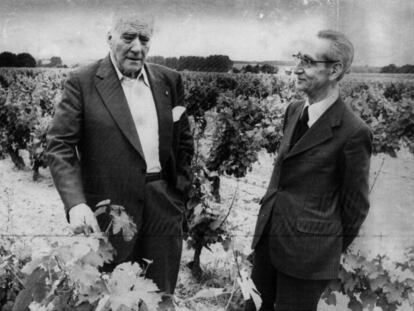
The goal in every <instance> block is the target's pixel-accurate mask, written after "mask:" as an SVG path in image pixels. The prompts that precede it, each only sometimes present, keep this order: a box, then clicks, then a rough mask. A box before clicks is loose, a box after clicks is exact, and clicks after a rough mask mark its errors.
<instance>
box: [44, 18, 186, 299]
mask: <svg viewBox="0 0 414 311" xmlns="http://www.w3.org/2000/svg"><path fill="white" fill-rule="evenodd" d="M152 33H153V25H152V20H151V19H150V18H147V17H145V16H143V15H138V14H136V13H135V12H134V11H133V10H132V11H129V12H119V13H117V14H115V17H114V19H113V23H112V27H111V29H110V31H109V32H108V35H107V41H108V44H109V48H110V51H109V55H108V56H107V57H105V58H104V59H101V60H99V61H97V62H95V63H93V64H90V65H88V66H85V67H83V68H80V69H78V70H76V71H74V72H72V73H71V74H70V77H69V78H68V80H67V82H66V84H65V88H64V92H63V97H62V100H61V102H60V103H59V104H58V105H57V107H56V111H55V115H54V119H53V122H52V125H51V127H50V130H49V132H48V135H47V139H48V148H47V152H48V157H49V165H50V170H51V172H52V176H53V179H54V182H55V185H56V188H57V190H58V192H59V194H60V196H61V198H62V201H63V203H64V206H65V210H66V213H67V218H68V220H69V222H70V224H71V226H72V227H73V228H74V230H75V232H82V231H86V232H90V231H99V230H100V229H103V228H105V227H106V226H107V223H108V220H107V219H100V218H99V217H98V220H97V219H96V218H95V216H94V213H93V211H94V209H95V205H96V204H97V203H98V202H100V201H102V200H105V199H110V200H111V203H113V204H118V205H121V206H123V207H125V209H126V212H127V213H128V214H129V215H130V216H132V218H133V220H134V222H135V223H136V225H137V228H138V234H137V235H136V236H134V238H133V239H132V240H131V241H124V240H123V238H122V236H120V235H115V236H111V237H110V241H111V242H112V244H113V246H114V247H115V249H116V252H117V255H116V257H115V260H114V263H113V264H112V265H110V266H106V267H105V269H106V270H111V269H113V267H114V266H115V265H116V264H119V263H122V262H125V261H134V262H140V263H143V259H148V260H151V261H153V263H152V264H151V265H149V267H148V269H147V272H146V276H147V277H149V278H151V279H153V280H154V281H155V283H156V284H157V286H158V287H159V289H160V290H161V291H163V292H164V293H166V294H173V293H174V289H175V285H176V281H177V275H178V270H179V264H180V258H181V251H182V221H183V211H184V206H185V204H184V201H185V198H186V195H187V192H188V190H189V188H190V185H191V170H190V164H191V159H192V155H193V139H192V136H191V132H190V127H189V123H188V118H187V115H186V113H185V109H184V107H183V105H184V89H183V84H182V80H181V77H180V75H179V74H178V73H177V72H175V71H172V70H170V69H168V68H165V67H162V66H158V65H155V64H150V63H146V62H145V58H146V56H147V53H148V50H149V48H150V43H151V39H152ZM99 227H100V228H99Z"/></svg>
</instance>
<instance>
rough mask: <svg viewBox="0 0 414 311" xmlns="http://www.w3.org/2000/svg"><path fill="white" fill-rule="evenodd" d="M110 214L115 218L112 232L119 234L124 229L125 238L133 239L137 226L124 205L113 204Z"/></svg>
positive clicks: (127, 239) (126, 239)
mask: <svg viewBox="0 0 414 311" xmlns="http://www.w3.org/2000/svg"><path fill="white" fill-rule="evenodd" d="M110 215H111V216H112V220H113V227H112V233H113V234H118V233H119V232H121V231H122V236H123V238H124V240H125V241H131V240H132V239H133V237H134V236H135V234H136V233H137V226H136V224H135V223H134V221H133V220H132V219H131V217H129V215H128V214H127V213H126V212H125V209H124V207H123V206H120V205H111V212H110Z"/></svg>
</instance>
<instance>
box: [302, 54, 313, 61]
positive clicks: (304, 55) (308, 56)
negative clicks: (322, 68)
mask: <svg viewBox="0 0 414 311" xmlns="http://www.w3.org/2000/svg"><path fill="white" fill-rule="evenodd" d="M303 57H306V58H308V59H310V60H315V59H314V58H313V57H312V56H310V55H309V54H303Z"/></svg>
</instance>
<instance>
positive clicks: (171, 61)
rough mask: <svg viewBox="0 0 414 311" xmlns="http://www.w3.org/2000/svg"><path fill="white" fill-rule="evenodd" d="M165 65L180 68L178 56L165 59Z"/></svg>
mask: <svg viewBox="0 0 414 311" xmlns="http://www.w3.org/2000/svg"><path fill="white" fill-rule="evenodd" d="M165 66H167V67H170V68H173V69H177V68H178V58H177V57H167V58H166V59H165Z"/></svg>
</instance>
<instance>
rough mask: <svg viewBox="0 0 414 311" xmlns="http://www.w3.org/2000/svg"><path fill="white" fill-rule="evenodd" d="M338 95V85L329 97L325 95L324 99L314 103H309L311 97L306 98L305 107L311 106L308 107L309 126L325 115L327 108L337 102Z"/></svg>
mask: <svg viewBox="0 0 414 311" xmlns="http://www.w3.org/2000/svg"><path fill="white" fill-rule="evenodd" d="M338 97H339V88H338V87H336V88H335V89H334V90H333V91H332V92H331V93H330V94H328V96H327V97H325V98H324V99H323V100H321V101H319V102H315V103H313V104H312V105H311V104H309V99H306V102H305V105H304V106H303V109H305V107H307V106H309V108H308V114H309V120H308V127H309V128H310V127H311V126H312V125H313V124H315V122H316V121H317V120H318V119H319V118H320V117H321V115H323V113H324V112H325V111H326V110H328V108H329V107H331V106H332V104H333V103H334V102H336V100H337V99H338ZM302 113H303V111H302Z"/></svg>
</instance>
